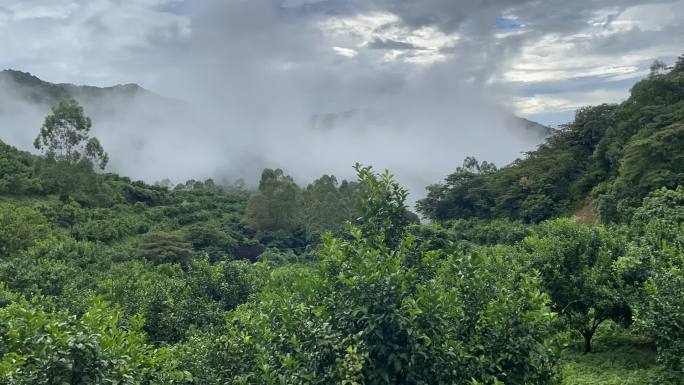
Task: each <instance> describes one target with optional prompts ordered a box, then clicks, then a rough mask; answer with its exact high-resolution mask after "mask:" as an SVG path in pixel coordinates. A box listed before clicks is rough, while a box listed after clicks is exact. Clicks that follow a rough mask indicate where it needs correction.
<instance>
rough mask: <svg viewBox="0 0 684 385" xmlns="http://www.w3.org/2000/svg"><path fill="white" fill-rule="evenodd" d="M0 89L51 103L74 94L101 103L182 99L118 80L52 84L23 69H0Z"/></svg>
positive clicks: (85, 100)
mask: <svg viewBox="0 0 684 385" xmlns="http://www.w3.org/2000/svg"><path fill="white" fill-rule="evenodd" d="M0 90H2V91H4V92H9V93H12V94H13V95H14V96H16V97H19V98H20V99H22V100H25V101H27V102H31V103H36V104H45V105H54V104H56V103H57V102H58V101H59V100H60V99H64V98H75V99H77V100H78V101H79V102H80V103H82V104H89V103H102V102H104V101H107V100H108V99H109V100H111V99H116V101H119V102H120V101H123V100H127V99H128V100H131V99H133V98H140V97H142V98H147V99H149V100H156V101H157V102H158V103H162V104H163V103H168V104H178V105H180V104H181V102H179V101H176V100H173V99H170V98H165V97H162V96H160V95H157V94H155V93H153V92H150V91H148V90H146V89H144V88H142V87H140V86H139V85H137V84H133V83H132V84H120V85H115V86H113V87H93V86H79V85H74V84H69V83H61V84H55V83H50V82H46V81H44V80H41V79H40V78H38V77H36V76H34V75H32V74H30V73H28V72H22V71H16V70H11V69H9V70H3V71H0Z"/></svg>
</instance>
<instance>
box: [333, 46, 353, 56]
mask: <svg viewBox="0 0 684 385" xmlns="http://www.w3.org/2000/svg"><path fill="white" fill-rule="evenodd" d="M333 51H335V53H336V54H338V55H340V56H344V57H349V58H352V57H356V55H358V54H359V52H358V51H357V50H355V49H351V48H344V47H333Z"/></svg>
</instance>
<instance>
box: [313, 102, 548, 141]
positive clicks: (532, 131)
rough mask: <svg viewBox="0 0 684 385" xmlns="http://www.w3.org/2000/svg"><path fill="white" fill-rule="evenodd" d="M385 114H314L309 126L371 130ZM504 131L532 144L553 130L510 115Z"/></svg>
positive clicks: (358, 111)
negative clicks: (365, 128) (364, 128)
mask: <svg viewBox="0 0 684 385" xmlns="http://www.w3.org/2000/svg"><path fill="white" fill-rule="evenodd" d="M385 115H386V114H383V113H381V112H379V111H376V110H371V109H350V110H346V111H342V112H331V113H322V114H316V115H314V116H312V117H311V119H310V121H309V126H310V127H311V128H312V129H314V130H317V131H324V132H325V131H332V130H335V129H340V128H344V127H354V128H355V129H357V130H358V129H363V127H367V128H372V127H380V126H386V125H388V124H389V123H388V122H389V121H390V120H391V119H389V118H388V117H387V116H385ZM503 121H504V123H503V124H504V125H505V129H506V130H507V131H509V132H512V133H514V134H515V135H516V136H520V137H522V138H524V139H526V140H529V141H532V142H534V143H540V142H541V141H542V140H544V138H546V137H548V136H549V135H551V134H552V133H553V132H554V131H555V130H554V129H553V128H551V127H547V126H544V125H542V124H539V123H537V122H533V121H531V120H528V119H525V118H521V117H518V116H515V115H512V114H511V115H510V116H507V117H505V119H503Z"/></svg>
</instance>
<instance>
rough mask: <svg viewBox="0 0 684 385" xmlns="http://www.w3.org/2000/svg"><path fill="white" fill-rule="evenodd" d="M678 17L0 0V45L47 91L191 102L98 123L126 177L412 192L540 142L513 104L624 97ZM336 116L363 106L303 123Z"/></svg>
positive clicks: (672, 46)
mask: <svg viewBox="0 0 684 385" xmlns="http://www.w3.org/2000/svg"><path fill="white" fill-rule="evenodd" d="M29 3H30V4H29ZM637 6H638V7H646V8H645V10H641V9H636V8H635V7H637ZM683 7H684V1H674V0H672V1H657V2H653V1H647V0H640V1H638V0H603V1H595V0H578V1H575V2H572V3H569V2H567V1H560V0H550V1H538V0H535V1H532V0H496V1H494V0H492V1H482V0H465V1H454V0H420V1H416V0H347V1H341V0H249V1H248V0H207V1H201V2H198V1H196V2H191V1H173V0H137V1H133V0H95V1H93V0H88V1H86V0H63V1H58V2H54V1H52V2H51V1H42V0H39V1H36V2H21V1H9V0H0V34H2V35H4V36H11V37H12V38H11V39H0V51H2V52H3V57H2V58H0V66H2V67H15V68H18V69H22V70H28V71H31V72H33V73H35V74H37V75H39V76H41V77H42V78H44V79H46V80H50V81H57V82H74V83H81V84H83V83H87V84H95V85H111V84H117V83H129V82H137V83H141V84H142V85H143V86H145V87H147V88H150V89H152V90H155V91H157V92H159V93H162V94H165V95H169V96H173V97H177V98H180V99H184V100H186V101H187V102H188V103H189V104H190V105H191V106H192V109H193V113H192V114H190V115H189V116H184V117H183V118H182V119H176V118H174V116H173V111H166V110H163V109H158V108H156V107H153V106H149V105H148V103H147V102H146V101H144V100H136V103H137V104H136V105H130V104H125V103H123V102H122V103H121V105H120V106H116V107H117V108H120V109H123V110H125V111H127V112H129V113H127V114H122V116H121V117H120V118H118V119H115V118H114V117H107V118H106V119H104V120H103V121H100V122H96V129H97V130H98V135H99V136H101V137H102V141H103V143H104V144H105V146H108V147H109V150H110V152H111V153H112V154H111V155H112V159H113V162H112V165H113V167H115V168H116V169H117V170H118V171H121V172H123V173H126V174H130V175H132V176H134V177H144V178H147V179H148V180H154V179H161V178H163V177H167V176H170V177H173V178H175V179H176V180H180V179H184V178H190V177H195V178H197V177H205V176H206V177H208V176H216V175H223V176H228V177H230V178H238V177H242V178H246V179H248V180H250V179H251V180H254V178H256V177H257V176H258V173H259V171H260V169H261V168H262V167H267V166H268V167H285V168H286V169H287V170H288V171H290V172H292V173H293V174H294V175H295V176H296V177H297V178H298V179H299V180H300V181H309V180H311V179H313V178H314V177H316V176H318V175H320V174H322V173H329V172H333V173H336V174H339V175H341V176H343V177H344V176H346V177H349V176H351V168H350V166H351V164H352V163H353V162H355V161H363V162H366V163H373V164H375V165H376V166H378V167H382V168H384V167H387V168H390V169H392V170H393V171H395V172H396V173H397V174H399V176H400V178H401V179H402V181H403V182H405V183H406V184H408V185H410V186H411V187H412V189H413V191H415V192H417V193H420V189H421V188H422V187H423V186H424V185H426V184H428V183H431V182H434V181H436V180H438V179H440V178H441V177H442V176H443V175H444V174H446V173H448V172H450V171H452V169H453V168H455V167H456V166H457V165H458V164H459V163H460V160H461V159H462V158H464V157H465V156H468V155H477V156H479V157H481V158H485V159H489V160H494V161H496V162H498V163H499V164H503V163H506V162H509V161H511V160H513V159H514V158H515V157H516V156H519V154H520V152H521V151H525V150H529V149H530V148H532V146H534V144H535V140H534V139H533V138H529V137H525V136H524V135H523V136H520V135H516V134H515V133H514V132H513V131H512V130H514V129H515V128H514V127H512V125H515V123H512V122H511V120H510V111H511V110H513V109H516V108H517V109H518V110H519V111H520V112H522V113H526V114H539V113H549V112H554V111H564V110H566V109H568V108H572V107H573V106H576V105H581V104H584V103H587V102H592V101H594V100H595V99H596V98H599V97H609V98H619V97H622V95H624V93H625V91H626V89H627V88H628V87H629V85H630V84H631V83H633V81H634V80H635V79H637V78H638V77H639V76H642V75H643V71H644V69H646V68H647V67H648V64H650V61H652V60H653V59H655V58H660V59H665V60H672V58H673V57H674V56H676V55H677V54H678V52H676V50H678V49H680V48H681V47H680V43H679V42H678V37H679V36H682V34H683V33H684V28H683V27H682V17H681V16H675V17H673V16H672V15H682V12H681V11H682V10H683ZM3 9H4V11H1V10H3ZM635 9H636V11H635ZM601 101H602V100H601ZM606 101H612V100H606ZM27 108H28V107H27ZM94 109H95V110H97V108H94ZM17 111H24V110H17ZM26 111H27V112H26V115H31V113H29V112H28V111H29V110H26ZM31 111H32V113H33V114H36V115H38V114H40V113H42V112H41V111H33V110H31ZM345 111H366V113H363V114H360V115H358V116H355V117H354V118H353V119H351V120H344V119H343V120H341V121H340V122H339V123H338V124H337V125H338V127H335V128H334V129H333V130H328V131H325V132H322V131H317V130H313V129H312V127H311V124H310V122H311V119H312V117H313V116H316V115H318V114H333V115H334V114H336V113H342V112H345ZM150 115H151V116H152V117H150ZM7 116H8V115H6V116H5V117H4V118H0V119H4V122H5V123H6V124H5V127H9V126H12V125H13V122H17V123H16V126H17V127H18V126H21V127H22V128H21V130H19V129H9V130H6V129H4V128H3V129H2V130H3V131H0V139H3V140H9V141H12V142H13V143H16V144H18V145H20V146H23V147H25V146H26V144H27V143H28V141H27V139H26V138H27V137H28V136H27V135H24V134H23V132H25V130H27V129H28V128H30V127H33V128H34V129H35V130H37V127H34V126H35V125H36V121H38V122H39V121H40V119H42V116H41V118H40V119H33V118H32V119H33V120H32V121H29V120H30V119H29V120H26V119H23V120H22V119H19V118H18V117H17V116H16V114H14V115H12V116H14V117H13V118H12V119H10V118H7ZM22 116H23V115H22ZM2 122H3V121H1V120H0V123H2ZM98 124H99V125H98ZM24 127H25V128H24ZM18 131H20V132H19V133H18ZM31 135H33V134H31ZM117 159H118V160H117Z"/></svg>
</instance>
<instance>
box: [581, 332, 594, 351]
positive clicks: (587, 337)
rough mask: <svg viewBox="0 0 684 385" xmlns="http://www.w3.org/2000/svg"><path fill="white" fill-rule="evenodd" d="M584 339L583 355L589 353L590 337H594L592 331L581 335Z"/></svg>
mask: <svg viewBox="0 0 684 385" xmlns="http://www.w3.org/2000/svg"><path fill="white" fill-rule="evenodd" d="M582 336H583V337H584V354H587V353H591V337H593V336H594V332H593V331H586V332H584V333H582Z"/></svg>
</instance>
